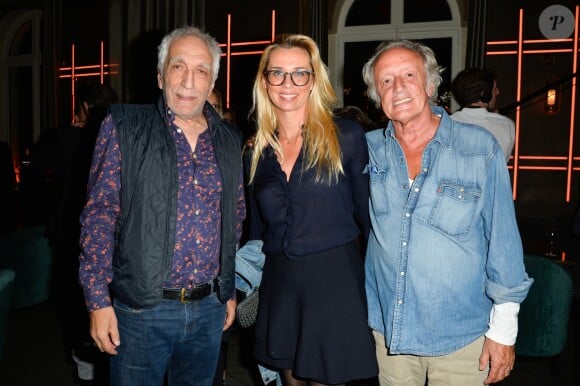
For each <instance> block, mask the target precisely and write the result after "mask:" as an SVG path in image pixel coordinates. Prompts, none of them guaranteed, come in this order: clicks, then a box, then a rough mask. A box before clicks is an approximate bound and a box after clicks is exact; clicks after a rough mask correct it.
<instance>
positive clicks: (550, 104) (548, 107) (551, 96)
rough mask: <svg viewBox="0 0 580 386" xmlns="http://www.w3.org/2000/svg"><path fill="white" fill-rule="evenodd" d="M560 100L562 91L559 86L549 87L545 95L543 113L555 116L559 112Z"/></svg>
mask: <svg viewBox="0 0 580 386" xmlns="http://www.w3.org/2000/svg"><path fill="white" fill-rule="evenodd" d="M561 98H562V91H561V90H560V86H559V85H550V86H549V87H548V88H547V90H546V94H545V99H544V112H546V114H550V115H551V114H555V113H557V112H558V111H559V110H560V99H561Z"/></svg>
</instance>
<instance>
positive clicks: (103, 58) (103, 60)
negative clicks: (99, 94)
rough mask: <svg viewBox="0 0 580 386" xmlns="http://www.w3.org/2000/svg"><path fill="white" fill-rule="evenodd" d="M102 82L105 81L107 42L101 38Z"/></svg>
mask: <svg viewBox="0 0 580 386" xmlns="http://www.w3.org/2000/svg"><path fill="white" fill-rule="evenodd" d="M100 72H101V84H104V83H105V43H104V42H103V41H102V40H101V71H100Z"/></svg>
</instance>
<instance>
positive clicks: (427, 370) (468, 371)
mask: <svg viewBox="0 0 580 386" xmlns="http://www.w3.org/2000/svg"><path fill="white" fill-rule="evenodd" d="M373 335H374V337H375V346H376V353H377V361H378V364H379V384H380V386H425V385H429V386H482V385H483V381H484V380H485V378H486V377H487V375H488V372H489V368H486V369H484V370H483V371H479V357H480V355H481V351H482V349H483V342H484V339H485V338H484V337H483V336H481V337H480V338H478V339H477V340H475V341H474V342H473V343H470V344H468V345H467V346H465V347H463V348H462V349H459V350H457V351H455V352H452V353H451V354H447V355H440V356H434V357H426V356H416V355H391V354H389V353H388V351H387V347H386V346H385V337H384V336H383V335H382V334H380V333H378V332H376V331H373Z"/></svg>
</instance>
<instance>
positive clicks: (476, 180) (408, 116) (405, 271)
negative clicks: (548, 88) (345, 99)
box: [363, 40, 532, 386]
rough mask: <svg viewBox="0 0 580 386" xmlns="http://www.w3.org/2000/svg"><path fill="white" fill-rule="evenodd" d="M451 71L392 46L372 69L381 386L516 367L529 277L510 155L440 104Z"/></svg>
mask: <svg viewBox="0 0 580 386" xmlns="http://www.w3.org/2000/svg"><path fill="white" fill-rule="evenodd" d="M441 71H442V68H441V67H440V66H439V65H438V64H437V61H436V59H435V56H434V54H433V51H432V50H431V49H430V48H428V47H426V46H424V45H422V44H420V43H416V42H411V41H406V40H395V41H389V42H384V43H383V44H381V45H380V46H379V47H378V48H377V49H376V51H375V53H374V55H373V56H372V58H371V59H370V60H369V61H368V62H367V63H366V65H365V66H364V68H363V77H364V80H365V83H366V84H367V86H368V95H369V97H370V98H371V99H372V100H373V101H374V102H375V103H376V104H377V106H380V107H381V108H382V109H383V111H384V112H385V114H386V116H387V117H388V118H389V119H390V122H389V124H388V126H387V128H386V129H379V130H375V131H372V132H370V133H368V134H367V141H368V146H369V153H370V161H369V165H368V167H367V172H368V173H369V174H370V184H371V198H370V209H371V221H372V228H373V229H372V231H371V234H370V237H369V244H368V250H367V257H366V275H367V277H366V290H367V297H368V307H369V324H370V326H371V328H372V329H373V333H374V336H375V340H376V346H377V359H378V362H379V368H380V374H379V380H380V384H381V386H384V385H407V386H408V385H417V386H423V385H425V382H426V381H428V384H429V385H451V384H453V385H482V384H490V383H495V382H498V381H501V380H502V379H504V378H505V377H506V376H508V375H509V373H510V371H511V370H512V369H513V366H514V360H515V350H514V343H515V339H516V335H517V326H518V323H517V314H518V310H519V303H521V302H522V301H523V300H524V298H525V297H526V295H527V292H528V289H529V287H530V285H531V283H532V280H531V279H530V278H529V277H528V276H527V274H526V272H525V269H524V264H523V256H522V245H521V240H520V236H519V233H518V227H517V223H516V219H515V213H514V206H513V201H512V198H511V184H510V179H509V175H508V171H507V168H506V165H505V159H504V156H503V153H502V150H501V148H500V146H499V144H498V142H497V141H496V140H495V138H494V137H493V135H491V134H490V133H489V132H488V131H486V130H485V129H483V128H481V127H479V126H475V125H469V124H464V123H459V122H456V121H453V120H451V119H450V118H449V116H448V115H447V113H446V112H445V110H444V109H442V108H439V107H432V106H431V101H433V100H434V99H435V97H436V94H437V87H438V86H439V84H440V83H441V76H440V72H441Z"/></svg>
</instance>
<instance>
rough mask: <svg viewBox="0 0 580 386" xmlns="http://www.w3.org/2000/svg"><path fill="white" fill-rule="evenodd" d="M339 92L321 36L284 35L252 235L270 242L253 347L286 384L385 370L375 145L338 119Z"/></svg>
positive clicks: (266, 106)
mask: <svg viewBox="0 0 580 386" xmlns="http://www.w3.org/2000/svg"><path fill="white" fill-rule="evenodd" d="M335 102H336V96H335V93H334V91H333V89H332V87H331V85H330V82H329V80H328V74H327V69H326V67H325V65H324V63H323V62H322V60H321V58H320V53H319V50H318V47H317V46H316V43H315V42H314V41H313V40H312V39H311V38H309V37H307V36H303V35H281V36H279V37H277V39H276V40H275V42H274V43H273V44H271V45H270V46H268V47H267V48H266V49H265V51H264V53H263V54H262V58H261V60H260V65H259V68H258V73H257V75H256V79H255V81H254V88H253V110H254V112H255V117H256V125H257V131H256V135H255V140H254V150H253V152H252V156H251V166H250V178H249V182H250V189H249V192H250V194H249V198H248V201H249V208H250V215H251V219H250V220H251V222H250V235H249V240H262V241H263V243H264V245H263V248H262V250H263V252H264V253H265V255H266V260H265V264H264V268H263V274H262V281H261V285H260V304H259V310H258V316H257V321H256V326H255V335H256V343H255V349H254V353H255V355H256V358H257V359H258V361H259V362H261V363H262V364H265V365H267V366H269V367H272V368H275V369H278V370H280V372H281V375H282V380H283V383H284V384H285V385H307V384H308V385H321V384H344V383H345V382H347V381H349V380H352V379H359V378H370V377H373V376H375V375H376V373H377V367H376V359H375V357H374V352H373V342H372V336H371V334H370V331H369V329H368V326H367V322H366V305H365V299H364V282H363V260H362V256H361V250H360V245H359V244H358V243H357V241H358V239H359V237H362V238H363V239H366V237H367V234H368V229H369V222H368V179H367V177H366V176H365V175H364V174H363V173H362V171H363V169H364V166H365V165H366V163H367V159H368V158H367V157H368V152H367V148H366V142H365V138H364V132H363V130H362V128H361V127H360V125H359V124H358V123H357V122H355V121H347V120H334V119H333V116H332V107H333V105H334V104H335Z"/></svg>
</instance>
